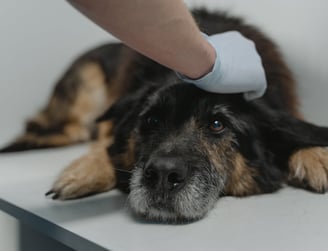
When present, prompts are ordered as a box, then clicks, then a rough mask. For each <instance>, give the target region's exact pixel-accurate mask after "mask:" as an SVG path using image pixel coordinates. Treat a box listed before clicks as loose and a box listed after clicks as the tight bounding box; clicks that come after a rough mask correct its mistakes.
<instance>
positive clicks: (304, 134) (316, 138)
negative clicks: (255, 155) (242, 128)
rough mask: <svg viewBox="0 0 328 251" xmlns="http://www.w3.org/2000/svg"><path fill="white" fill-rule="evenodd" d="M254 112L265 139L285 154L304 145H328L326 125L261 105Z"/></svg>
mask: <svg viewBox="0 0 328 251" xmlns="http://www.w3.org/2000/svg"><path fill="white" fill-rule="evenodd" d="M254 114H255V116H256V117H257V118H256V121H257V122H256V123H258V125H259V127H260V130H261V134H262V136H263V137H264V139H265V141H266V142H267V143H268V144H269V145H271V146H272V147H275V148H277V149H280V151H285V153H286V154H288V153H290V152H293V151H296V150H298V149H300V148H305V147H312V146H328V127H322V126H316V125H314V124H311V123H308V122H305V121H303V120H300V119H297V118H295V117H293V116H292V115H290V114H288V113H286V112H278V111H274V110H272V109H271V110H270V109H268V108H264V107H263V106H262V107H260V109H258V112H255V113H254Z"/></svg>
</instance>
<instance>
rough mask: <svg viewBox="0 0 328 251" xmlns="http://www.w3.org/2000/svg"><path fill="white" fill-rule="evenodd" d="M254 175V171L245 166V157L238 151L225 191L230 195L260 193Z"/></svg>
mask: <svg viewBox="0 0 328 251" xmlns="http://www.w3.org/2000/svg"><path fill="white" fill-rule="evenodd" d="M256 176H257V174H256V171H255V170H254V169H252V168H250V167H249V166H247V163H246V160H245V158H244V157H243V156H242V155H241V154H239V153H238V154H236V156H235V157H234V161H233V170H232V172H231V174H230V177H229V179H228V182H227V185H226V188H225V193H226V194H227V195H232V196H247V195H252V194H257V193H260V192H261V190H260V188H259V187H258V185H257V184H256V181H255V180H254V177H256Z"/></svg>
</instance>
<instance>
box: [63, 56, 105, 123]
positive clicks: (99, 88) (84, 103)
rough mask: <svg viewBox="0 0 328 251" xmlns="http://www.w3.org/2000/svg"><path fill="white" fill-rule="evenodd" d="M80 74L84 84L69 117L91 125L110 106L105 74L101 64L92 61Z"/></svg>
mask: <svg viewBox="0 0 328 251" xmlns="http://www.w3.org/2000/svg"><path fill="white" fill-rule="evenodd" d="M79 75H80V78H81V82H82V84H81V86H80V88H79V91H78V94H77V97H76V99H75V102H74V104H73V105H72V107H71V110H70V114H69V117H70V118H71V119H70V120H73V121H79V122H80V123H81V124H84V125H89V124H92V123H93V122H94V120H95V119H96V118H97V117H98V116H100V115H101V114H102V113H103V112H105V110H106V109H107V108H108V106H109V101H108V97H107V93H106V91H107V89H106V84H105V75H104V72H103V71H102V69H101V67H100V65H99V64H97V63H92V62H91V63H88V64H86V65H84V66H83V67H82V68H81V69H80V71H79Z"/></svg>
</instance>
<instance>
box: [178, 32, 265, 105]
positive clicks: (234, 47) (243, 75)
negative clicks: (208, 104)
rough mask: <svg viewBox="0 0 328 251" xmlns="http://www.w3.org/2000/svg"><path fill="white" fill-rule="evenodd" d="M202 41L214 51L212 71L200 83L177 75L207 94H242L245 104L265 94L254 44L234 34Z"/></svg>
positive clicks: (199, 80)
mask: <svg viewBox="0 0 328 251" xmlns="http://www.w3.org/2000/svg"><path fill="white" fill-rule="evenodd" d="M205 37H206V39H207V40H208V41H209V42H210V43H211V45H212V46H213V47H214V49H215V51H216V60H215V63H214V66H213V69H212V71H211V72H209V73H208V74H206V75H205V76H204V77H201V78H199V79H189V78H187V77H186V76H183V75H181V74H179V73H177V75H178V76H179V77H180V78H181V79H182V80H183V81H185V82H189V83H193V84H195V85H196V86H197V87H199V88H201V89H203V90H206V91H209V92H215V93H242V92H243V93H244V97H245V99H246V100H252V99H256V98H260V97H261V96H262V95H263V94H264V93H265V90H266V87H267V81H266V78H265V73H264V68H263V65H262V61H261V58H260V56H259V54H258V53H257V51H256V48H255V44H254V42H253V41H251V40H249V39H247V38H245V37H244V36H243V35H241V33H239V32H237V31H229V32H225V33H220V34H215V35H212V36H207V35H205Z"/></svg>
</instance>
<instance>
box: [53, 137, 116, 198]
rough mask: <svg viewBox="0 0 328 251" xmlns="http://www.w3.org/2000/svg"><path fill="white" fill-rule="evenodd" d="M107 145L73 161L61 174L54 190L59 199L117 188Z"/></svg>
mask: <svg viewBox="0 0 328 251" xmlns="http://www.w3.org/2000/svg"><path fill="white" fill-rule="evenodd" d="M107 144H108V142H107V143H106V144H97V145H95V146H94V147H93V149H92V150H91V151H90V152H89V153H87V154H86V155H84V156H82V157H81V158H79V159H77V160H75V161H73V162H72V163H71V164H70V165H69V166H68V167H67V168H66V169H65V170H64V171H63V172H62V173H61V174H60V176H59V177H58V179H57V180H56V182H55V183H54V185H53V189H52V191H53V192H54V193H55V194H56V195H57V196H58V199H62V200H65V199H73V198H78V197H82V196H85V195H89V194H94V193H100V192H105V191H108V190H110V189H111V188H113V187H114V186H115V184H116V176H115V171H114V168H113V164H112V162H111V160H110V159H109V156H108V154H107V151H106V148H105V145H107Z"/></svg>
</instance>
